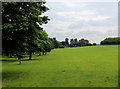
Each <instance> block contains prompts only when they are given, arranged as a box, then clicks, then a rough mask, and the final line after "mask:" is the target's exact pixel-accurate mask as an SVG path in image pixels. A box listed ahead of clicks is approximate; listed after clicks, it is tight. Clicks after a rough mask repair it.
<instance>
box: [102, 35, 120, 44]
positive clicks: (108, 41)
mask: <svg viewBox="0 0 120 89" xmlns="http://www.w3.org/2000/svg"><path fill="white" fill-rule="evenodd" d="M100 44H101V45H120V37H113V38H112V37H109V38H106V39H104V40H103V41H101V43H100Z"/></svg>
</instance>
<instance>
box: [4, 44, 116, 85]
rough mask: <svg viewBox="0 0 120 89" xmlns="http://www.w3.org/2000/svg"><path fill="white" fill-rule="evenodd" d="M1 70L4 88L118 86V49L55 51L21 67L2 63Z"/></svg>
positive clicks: (15, 62) (93, 47)
mask: <svg viewBox="0 0 120 89" xmlns="http://www.w3.org/2000/svg"><path fill="white" fill-rule="evenodd" d="M3 59H4V60H17V59H16V58H3ZM26 59H27V58H26ZM2 68H3V71H2V74H3V75H2V86H3V87H117V86H118V46H116V45H110V46H107V45H106V46H87V47H75V48H74V47H73V48H63V49H62V48H61V49H54V50H52V51H51V52H50V53H48V54H47V55H45V56H35V55H34V56H33V60H31V61H27V60H26V61H22V64H21V65H18V61H3V62H2Z"/></svg>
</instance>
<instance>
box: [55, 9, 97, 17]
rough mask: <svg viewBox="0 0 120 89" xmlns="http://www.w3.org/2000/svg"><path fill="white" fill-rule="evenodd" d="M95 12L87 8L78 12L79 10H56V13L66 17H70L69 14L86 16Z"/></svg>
mask: <svg viewBox="0 0 120 89" xmlns="http://www.w3.org/2000/svg"><path fill="white" fill-rule="evenodd" d="M93 14H95V12H94V11H91V10H86V11H80V12H77V11H69V12H56V15H59V16H64V17H69V16H72V17H74V16H81V15H82V16H84V15H93Z"/></svg>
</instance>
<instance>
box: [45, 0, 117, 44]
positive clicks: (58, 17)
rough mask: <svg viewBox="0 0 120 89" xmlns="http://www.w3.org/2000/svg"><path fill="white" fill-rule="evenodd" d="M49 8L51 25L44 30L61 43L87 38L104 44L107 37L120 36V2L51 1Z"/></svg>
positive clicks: (47, 25)
mask: <svg viewBox="0 0 120 89" xmlns="http://www.w3.org/2000/svg"><path fill="white" fill-rule="evenodd" d="M46 1H47V0H46ZM71 1H72V2H71ZM101 1H102V0H101ZM45 5H46V6H47V7H48V8H49V9H50V10H49V11H47V12H46V13H45V15H47V16H49V18H50V19H51V21H49V23H48V24H46V25H43V27H44V29H45V30H46V32H47V33H48V34H49V37H56V38H57V40H59V41H63V40H64V39H65V38H78V39H81V38H85V39H88V40H89V41H90V42H91V43H94V42H95V43H100V41H101V40H103V39H104V38H106V37H116V36H118V2H78V1H76V0H74V1H73V0H69V2H67V1H61V2H53V1H52V2H50V1H48V2H47V3H46V4H45Z"/></svg>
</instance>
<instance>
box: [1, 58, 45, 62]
mask: <svg viewBox="0 0 120 89" xmlns="http://www.w3.org/2000/svg"><path fill="white" fill-rule="evenodd" d="M37 60H43V59H31V60H29V59H22V60H21V61H37ZM0 61H2V62H17V61H18V60H6V59H5V60H0Z"/></svg>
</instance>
